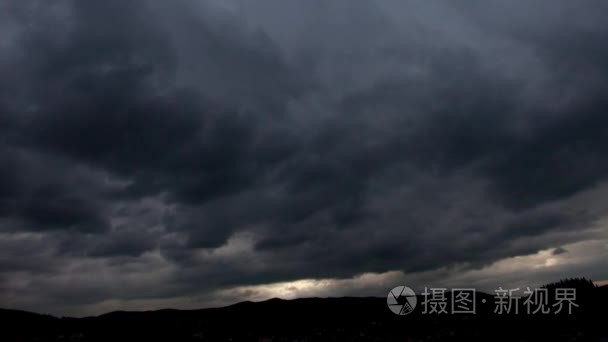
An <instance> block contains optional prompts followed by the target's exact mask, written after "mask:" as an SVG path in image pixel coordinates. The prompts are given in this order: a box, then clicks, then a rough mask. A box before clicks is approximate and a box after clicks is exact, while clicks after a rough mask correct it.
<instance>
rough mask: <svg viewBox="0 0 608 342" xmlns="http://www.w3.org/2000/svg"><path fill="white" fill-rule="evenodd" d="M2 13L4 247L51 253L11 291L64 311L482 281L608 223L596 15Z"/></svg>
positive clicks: (212, 6)
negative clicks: (123, 280) (376, 280)
mask: <svg viewBox="0 0 608 342" xmlns="http://www.w3.org/2000/svg"><path fill="white" fill-rule="evenodd" d="M226 4H232V5H234V6H235V7H234V8H232V9H226V8H224V7H223V6H226ZM1 6H2V8H3V9H4V10H3V11H2V13H3V14H2V18H3V19H6V20H2V23H1V24H0V28H1V31H2V33H0V46H2V49H3V51H5V53H3V54H2V56H0V72H1V73H2V75H3V77H2V78H1V79H0V152H1V154H0V222H1V223H2V227H1V228H0V229H1V231H2V233H3V234H7V235H3V237H2V239H1V240H0V242H2V243H3V244H6V248H7V249H6V250H7V251H16V250H17V249H15V248H16V247H15V246H16V245H18V244H23V243H26V244H28V246H31V247H32V248H34V247H35V248H38V253H31V254H30V255H29V256H28V255H25V254H24V255H22V258H21V259H22V260H20V261H19V263H14V264H11V263H10V262H9V260H10V259H11V258H13V257H14V254H18V253H17V252H10V253H9V254H10V256H9V257H8V258H6V259H5V258H2V260H1V263H0V266H1V269H0V275H1V276H2V277H1V278H0V280H3V279H9V280H10V279H20V278H18V277H19V276H18V275H15V273H13V272H15V271H18V270H19V269H22V270H27V272H29V273H28V274H29V276H31V277H33V278H36V275H37V274H39V273H40V272H44V271H46V272H50V273H52V274H55V275H56V277H53V278H52V279H48V280H43V279H36V280H35V282H34V283H36V282H40V283H41V284H43V285H48V288H49V293H48V296H49V297H50V296H55V297H56V298H60V299H61V300H63V301H67V297H68V296H69V295H68V292H70V291H71V290H70V291H67V290H66V288H65V287H63V286H62V284H65V283H64V280H63V278H62V274H61V271H60V269H61V268H62V267H64V268H66V269H74V268H75V269H76V270H77V272H79V273H78V274H80V275H82V279H80V280H78V281H79V282H78V283H77V285H75V286H80V288H78V289H75V290H74V291H73V293H74V294H75V295H74V296H73V297H71V298H72V299H71V300H74V303H75V304H77V303H78V302H81V303H95V302H99V301H103V300H108V299H112V298H117V297H120V298H135V297H137V296H144V294H145V296H146V297H147V298H167V297H171V296H188V295H190V294H194V293H197V292H199V293H200V292H201V291H207V290H209V291H211V290H214V289H219V288H222V287H224V286H228V285H235V286H238V285H243V284H258V283H267V282H272V281H284V280H294V279H301V278H323V277H326V278H340V277H351V276H353V275H356V274H360V273H363V272H385V271H392V270H404V271H408V272H414V271H428V270H432V269H436V268H439V267H447V266H452V265H457V264H463V263H464V264H467V265H469V267H480V266H482V265H487V264H488V263H491V262H493V261H496V260H498V259H501V258H505V257H510V256H517V255H523V254H527V253H534V252H536V251H538V250H540V249H547V248H551V247H553V248H554V247H556V246H560V245H563V244H565V243H568V242H572V241H576V239H577V237H576V236H577V234H579V238H580V237H582V236H591V235H586V234H591V233H590V232H589V229H588V228H590V226H592V225H593V223H594V222H595V221H596V220H597V219H598V218H599V217H600V216H601V214H603V211H602V210H600V209H598V210H595V211H591V210H589V211H586V210H583V209H585V208H584V202H583V200H581V199H580V198H579V197H577V196H582V195H581V194H584V193H585V191H590V190H598V189H599V188H598V187H597V185H598V184H601V182H602V181H605V175H606V174H607V171H608V162H607V161H605V159H606V158H603V156H604V155H605V154H606V153H607V152H608V141H607V140H606V139H607V138H606V137H608V134H607V133H608V132H606V129H607V128H606V127H608V125H606V124H607V123H608V122H606V119H605V118H606V115H605V114H606V113H605V112H606V110H607V109H608V101H606V99H607V98H608V96H607V95H608V94H607V90H608V84H606V82H607V81H606V72H608V63H606V62H605V61H606V60H608V58H606V57H608V48H606V44H603V43H602V42H603V41H605V39H606V38H608V37H607V36H608V26H606V25H605V24H603V21H602V20H603V18H601V17H599V16H598V15H597V13H594V10H593V6H603V5H602V4H600V3H599V2H596V1H582V2H580V3H577V4H576V5H574V4H571V3H566V2H564V1H557V2H552V3H551V4H549V3H548V2H544V1H534V2H533V3H532V4H531V5H530V7H529V13H530V15H529V16H523V15H522V13H523V12H526V11H524V10H523V9H522V6H524V5H514V4H511V3H507V2H500V1H493V2H492V4H491V5H490V4H486V3H477V4H473V3H471V4H428V3H423V2H418V1H411V2H397V1H392V0H386V1H377V2H356V3H354V2H350V1H335V2H331V3H329V2H325V1H323V2H321V1H319V2H306V1H295V2H289V3H285V2H283V1H270V0H269V1H265V2H263V3H256V4H253V2H248V1H245V0H242V1H237V0H233V1H228V2H225V3H222V4H219V3H216V2H213V1H201V2H188V1H176V2H172V3H171V4H169V3H164V2H155V1H143V0H141V1H130V2H125V1H118V0H111V1H103V2H95V3H92V2H82V1H72V0H64V1H57V2H54V3H53V4H48V3H46V2H43V1H34V0H32V1H25V2H20V3H12V4H4V5H1ZM493 6H496V7H493ZM235 8H236V9H235ZM496 8H499V9H498V10H497V9H496ZM271 11H272V13H271ZM276 13H279V15H276ZM526 13H527V12H526ZM564 13H566V14H570V16H569V17H568V18H570V20H566V22H567V23H569V25H564V24H563V23H564V21H562V20H559V18H561V17H562V16H564V15H565V14H564ZM543 14H547V18H546V21H545V19H543V18H541V16H542V15H543ZM5 17H6V18H5ZM488 17H489V18H494V19H497V20H488V19H487V18H488ZM498 19H500V20H498ZM32 234H33V235H32ZM245 237H246V238H245ZM41 241H45V242H46V243H41ZM45 258H46V259H53V262H48V265H46V263H45V262H43V260H44V259H45ZM157 258H161V259H162V260H164V261H166V262H168V263H169V265H166V264H163V262H161V261H159V259H157ZM248 262H251V263H253V264H254V265H253V266H251V267H247V266H246V263H248ZM35 265H37V266H36V267H34V266H35ZM161 266H162V267H161ZM95 267H107V268H108V269H110V270H113V272H116V271H118V272H129V271H131V272H134V273H136V274H137V276H134V277H133V279H132V280H133V281H134V283H133V284H131V286H132V287H129V288H125V289H117V288H116V286H115V285H111V286H109V287H108V288H106V289H101V288H99V287H97V286H95V285H93V284H90V283H88V282H87V280H86V275H87V274H89V272H91V269H92V268H95ZM152 267H156V268H160V269H162V270H160V271H158V273H157V272H152V271H151V270H150V272H149V274H146V273H145V272H143V271H142V270H146V269H147V268H152ZM163 267H167V269H166V270H165V269H164V268H163ZM108 272H110V271H108ZM147 277H150V278H149V279H148V278H147ZM136 279H141V282H136V281H135V280H136ZM3 281H4V280H3ZM153 281H155V282H158V284H157V285H150V284H151V283H149V284H148V285H149V286H156V287H155V288H154V289H150V288H149V286H148V289H147V290H146V285H145V284H146V283H147V282H153ZM6 282H7V283H8V280H7V281H6ZM160 283H162V284H160ZM203 283H204V285H203ZM105 285H108V284H105ZM23 291H26V290H23ZM70 293H71V292H70Z"/></svg>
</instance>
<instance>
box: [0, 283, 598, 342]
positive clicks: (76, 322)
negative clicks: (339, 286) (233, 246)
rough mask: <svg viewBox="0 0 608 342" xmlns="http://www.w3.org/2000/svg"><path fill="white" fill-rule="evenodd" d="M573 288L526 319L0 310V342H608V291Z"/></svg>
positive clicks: (354, 301) (301, 303)
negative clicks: (564, 303)
mask: <svg viewBox="0 0 608 342" xmlns="http://www.w3.org/2000/svg"><path fill="white" fill-rule="evenodd" d="M565 285H567V286H571V285H572V283H568V282H566V283H565ZM575 285H576V287H575V288H577V290H578V296H579V298H578V299H577V301H576V303H577V304H578V305H579V307H578V308H576V309H575V310H574V311H573V312H572V314H565V313H563V314H557V315H555V314H550V315H540V314H537V315H527V314H525V310H524V308H523V306H520V308H519V313H518V314H517V315H515V314H510V315H498V314H495V313H494V297H493V295H490V294H486V293H477V296H476V298H477V307H478V310H477V312H476V314H475V315H472V314H467V315H464V314H448V315H436V314H435V315H433V314H422V313H421V312H420V310H416V311H414V312H412V313H411V314H410V315H405V316H399V315H395V314H393V313H392V312H390V311H389V310H388V308H387V305H386V298H379V297H367V298H356V297H344V298H302V299H294V300H281V299H270V300H267V301H263V302H256V303H254V302H242V303H238V304H235V305H231V306H227V307H223V308H211V309H202V310H158V311H147V312H120V311H119V312H111V313H107V314H104V315H101V316H96V317H86V318H79V319H76V318H57V317H53V316H47V315H39V314H34V313H29V312H22V311H14V310H0V320H1V322H2V325H3V330H4V332H3V335H4V336H5V337H6V339H4V338H3V341H156V340H163V341H461V340H474V341H539V340H540V341H549V340H550V341H608V329H606V318H607V317H608V316H607V315H606V310H605V309H606V307H607V306H608V286H603V287H592V286H585V285H583V286H581V284H575ZM418 297H419V298H418V300H419V302H420V301H422V300H423V298H422V296H418ZM448 298H449V295H448ZM482 300H485V303H483V302H482ZM520 304H521V302H520Z"/></svg>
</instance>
